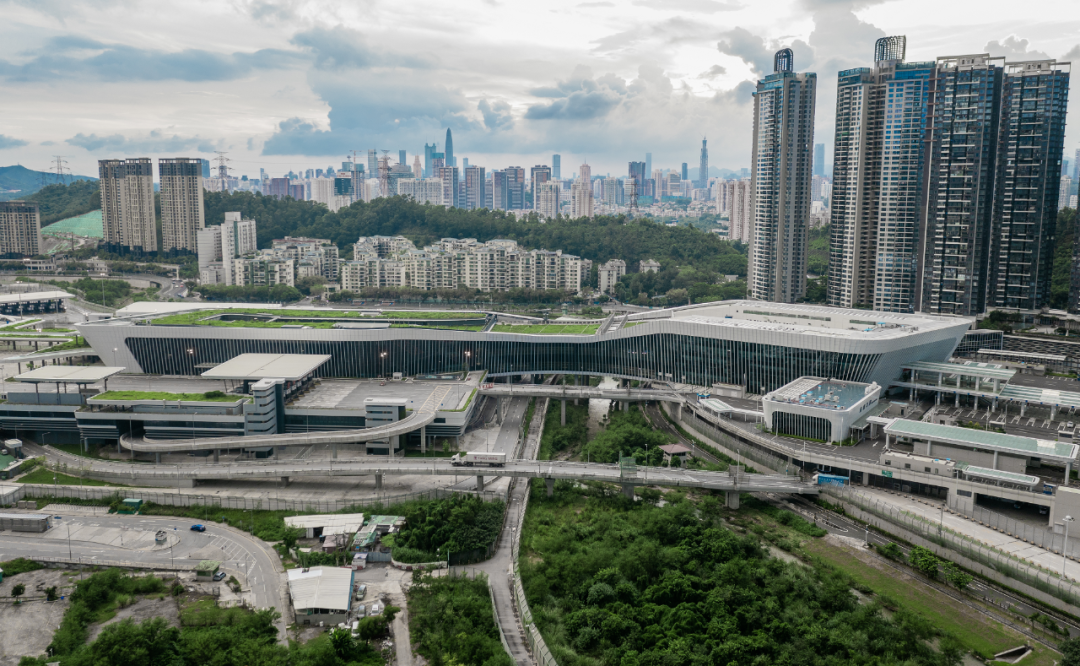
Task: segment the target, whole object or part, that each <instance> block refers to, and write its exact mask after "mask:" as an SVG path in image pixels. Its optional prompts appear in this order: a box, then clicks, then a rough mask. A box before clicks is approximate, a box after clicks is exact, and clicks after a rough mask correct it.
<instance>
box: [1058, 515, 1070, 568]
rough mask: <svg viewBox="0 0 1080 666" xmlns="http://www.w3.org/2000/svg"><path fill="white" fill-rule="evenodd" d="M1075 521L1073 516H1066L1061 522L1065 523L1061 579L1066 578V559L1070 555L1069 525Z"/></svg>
mask: <svg viewBox="0 0 1080 666" xmlns="http://www.w3.org/2000/svg"><path fill="white" fill-rule="evenodd" d="M1072 521H1073V517H1072V516H1065V518H1064V519H1062V521H1061V522H1063V523H1065V543H1064V544H1062V546H1061V577H1062V578H1064V577H1065V559H1066V558H1067V557H1068V553H1069V523H1071V522H1072Z"/></svg>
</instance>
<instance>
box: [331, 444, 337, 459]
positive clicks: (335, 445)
mask: <svg viewBox="0 0 1080 666" xmlns="http://www.w3.org/2000/svg"><path fill="white" fill-rule="evenodd" d="M332 457H333V458H334V460H337V444H334V454H333V456H332Z"/></svg>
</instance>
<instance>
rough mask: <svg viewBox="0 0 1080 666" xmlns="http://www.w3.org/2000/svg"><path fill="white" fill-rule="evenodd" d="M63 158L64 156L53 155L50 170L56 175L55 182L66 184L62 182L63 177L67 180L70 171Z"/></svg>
mask: <svg viewBox="0 0 1080 666" xmlns="http://www.w3.org/2000/svg"><path fill="white" fill-rule="evenodd" d="M64 157H65V156H64V155H53V158H54V162H53V166H52V168H51V169H50V170H51V171H53V172H54V173H56V182H58V183H66V182H67V181H65V180H64V177H65V175H66V176H67V177H68V179H69V180H70V177H71V169H69V168H68V166H67V160H65V159H64Z"/></svg>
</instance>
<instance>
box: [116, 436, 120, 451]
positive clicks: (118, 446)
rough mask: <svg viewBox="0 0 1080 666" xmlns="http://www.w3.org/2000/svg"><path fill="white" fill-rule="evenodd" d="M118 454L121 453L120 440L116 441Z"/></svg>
mask: <svg viewBox="0 0 1080 666" xmlns="http://www.w3.org/2000/svg"><path fill="white" fill-rule="evenodd" d="M116 452H117V453H120V440H119V439H118V440H116Z"/></svg>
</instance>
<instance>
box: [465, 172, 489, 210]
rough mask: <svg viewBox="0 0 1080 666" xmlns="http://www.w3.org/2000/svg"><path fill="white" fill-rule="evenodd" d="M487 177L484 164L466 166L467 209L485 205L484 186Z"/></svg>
mask: <svg viewBox="0 0 1080 666" xmlns="http://www.w3.org/2000/svg"><path fill="white" fill-rule="evenodd" d="M486 184H487V177H486V174H485V173H484V167H482V166H467V167H465V202H464V208H465V210H476V209H478V208H483V207H484V205H485V196H484V194H485V193H484V187H485V185H486Z"/></svg>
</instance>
